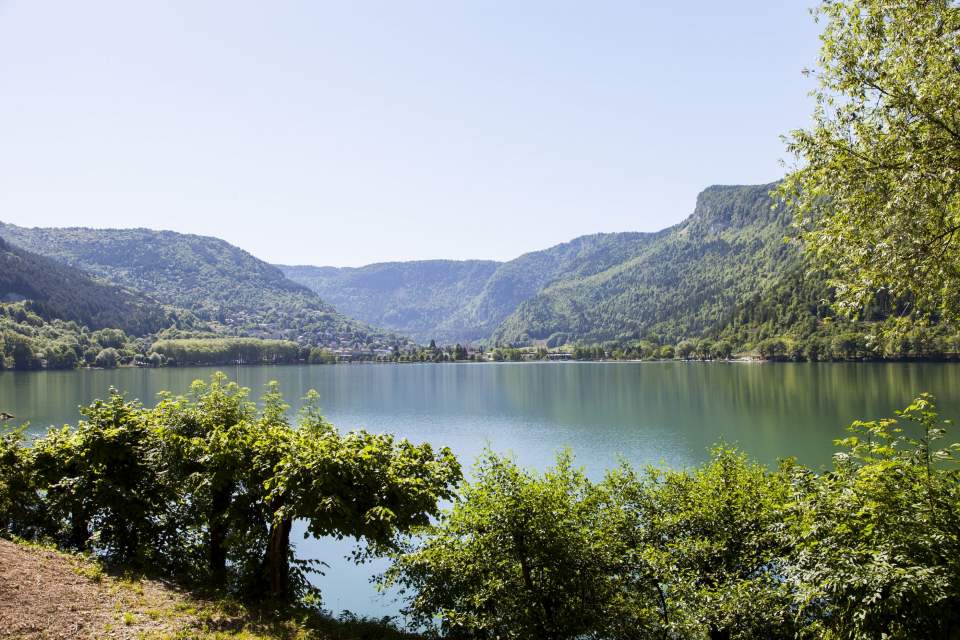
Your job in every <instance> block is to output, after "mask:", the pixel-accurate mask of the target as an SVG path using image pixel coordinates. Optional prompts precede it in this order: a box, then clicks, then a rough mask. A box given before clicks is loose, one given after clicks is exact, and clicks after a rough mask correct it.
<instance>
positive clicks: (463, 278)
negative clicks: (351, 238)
mask: <svg viewBox="0 0 960 640" xmlns="http://www.w3.org/2000/svg"><path fill="white" fill-rule="evenodd" d="M277 266H278V267H279V268H280V270H281V271H283V273H284V275H286V276H287V277H288V278H290V279H291V280H293V281H295V282H299V283H301V284H303V285H306V286H307V287H309V288H310V289H312V290H313V291H315V292H316V293H318V294H319V295H320V297H321V298H323V299H324V300H326V301H327V302H329V303H330V304H332V305H334V306H335V307H336V308H337V309H339V310H340V311H341V312H343V313H345V314H347V315H349V316H351V317H353V318H357V319H359V320H362V321H364V322H368V323H370V324H373V325H376V326H379V327H385V328H388V329H392V330H394V331H397V332H399V333H402V334H404V335H409V336H411V337H413V338H414V339H416V340H417V341H419V342H422V343H427V342H429V341H430V340H432V339H437V340H440V341H449V342H455V341H456V340H458V339H460V338H461V335H459V334H458V332H457V331H455V330H447V329H443V328H442V327H444V325H445V323H446V322H447V320H448V319H449V318H450V317H451V315H453V314H456V313H458V312H459V311H460V310H461V309H462V308H463V307H464V306H465V304H466V303H468V302H469V301H471V300H472V299H473V298H475V297H476V296H477V295H478V294H480V292H481V291H482V290H483V287H484V285H485V284H486V283H487V281H488V280H489V279H490V276H491V275H493V273H494V272H495V271H496V270H497V268H498V267H499V266H500V263H498V262H494V261H492V260H463V261H456V260H421V261H414V262H384V263H379V264H371V265H368V266H365V267H360V268H335V267H310V266H284V265H277Z"/></svg>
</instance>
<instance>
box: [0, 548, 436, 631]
mask: <svg viewBox="0 0 960 640" xmlns="http://www.w3.org/2000/svg"><path fill="white" fill-rule="evenodd" d="M0 637H3V638H14V639H17V640H27V639H34V638H37V639H39V638H43V639H45V640H66V639H68V638H69V639H87V638H89V639H91V640H92V639H94V638H97V639H100V638H109V639H115V640H134V639H136V640H167V639H169V640H181V639H182V640H186V639H191V640H193V639H197V640H222V639H224V640H225V639H228V638H236V639H240V640H294V639H296V640H307V639H315V640H373V639H384V640H413V639H414V638H416V637H417V636H413V635H410V634H406V633H403V632H401V631H398V630H397V629H395V628H393V627H392V626H390V625H389V624H387V623H385V622H380V621H365V620H347V619H340V620H337V619H333V618H329V617H324V616H321V615H318V614H317V613H315V612H311V611H305V610H302V609H286V610H278V611H271V610H262V609H252V608H249V607H247V606H245V605H243V604H241V603H238V602H235V601H229V600H210V599H206V598H203V597H200V596H197V595H194V594H191V593H189V592H186V591H183V590H181V589H179V588H177V587H176V586H175V585H172V584H170V583H167V582H164V581H160V580H153V579H150V578H148V577H145V576H141V575H135V574H131V573H125V572H124V571H122V570H120V569H117V570H114V569H108V568H106V567H104V566H103V565H101V564H99V563H97V562H95V561H93V560H91V559H89V558H87V557H85V556H82V555H79V554H70V553H64V552H61V551H57V550H55V549H52V548H49V547H44V546H38V545H33V544H26V543H18V542H10V541H7V540H0Z"/></svg>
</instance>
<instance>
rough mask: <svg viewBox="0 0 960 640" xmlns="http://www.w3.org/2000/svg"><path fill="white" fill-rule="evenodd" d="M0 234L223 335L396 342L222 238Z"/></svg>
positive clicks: (0, 228)
mask: <svg viewBox="0 0 960 640" xmlns="http://www.w3.org/2000/svg"><path fill="white" fill-rule="evenodd" d="M0 235H2V236H6V237H7V238H8V239H9V240H10V241H11V242H14V243H17V244H18V245H20V246H22V247H24V248H26V249H28V250H30V251H34V252H36V253H39V254H41V255H44V256H47V257H49V258H52V259H55V260H58V261H61V262H64V263H66V264H68V265H71V266H75V267H79V268H81V269H84V270H85V271H87V272H89V273H91V274H92V275H94V276H96V277H98V278H102V279H103V280H106V281H109V282H111V283H114V284H117V285H121V286H124V287H129V288H131V289H135V290H138V291H142V292H144V293H146V294H148V295H150V296H152V297H153V298H155V299H157V300H158V301H160V302H161V303H164V304H169V305H173V306H176V307H181V308H184V309H188V310H189V311H191V312H193V313H194V314H196V315H197V317H199V318H200V319H201V320H203V321H206V322H207V323H208V324H209V325H210V326H211V327H212V328H213V329H214V330H215V331H216V332H217V333H220V334H225V335H238V336H240V335H242V336H252V337H262V338H285V339H293V340H297V341H300V342H303V343H309V344H334V343H352V342H357V343H363V344H366V343H368V342H370V341H379V340H383V341H387V342H390V341H396V340H397V339H396V338H394V337H392V336H389V335H387V334H384V333H383V332H380V331H378V330H376V329H373V328H371V327H369V326H366V325H364V324H363V323H360V322H356V321H354V320H351V319H349V318H347V317H345V316H344V315H342V314H340V313H339V312H338V311H336V310H335V309H334V308H333V307H332V306H331V305H329V304H327V303H326V302H324V301H323V300H322V299H321V298H320V297H319V296H318V295H317V294H316V293H314V292H313V291H311V290H309V289H308V288H307V287H305V286H303V285H300V284H297V283H295V282H293V281H291V280H288V279H287V278H286V277H285V276H284V275H283V273H282V272H281V271H280V270H279V269H277V268H276V267H274V266H272V265H270V264H267V263H266V262H264V261H262V260H259V259H258V258H256V257H254V256H252V255H251V254H249V253H247V252H246V251H244V250H242V249H239V248H238V247H235V246H233V245H231V244H229V243H227V242H225V241H223V240H220V239H217V238H212V237H207V236H198V235H190V234H181V233H175V232H172V231H153V230H150V229H88V228H81V227H74V228H25V227H18V226H14V225H10V224H4V223H0Z"/></svg>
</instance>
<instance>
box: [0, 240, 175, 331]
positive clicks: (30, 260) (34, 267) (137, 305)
mask: <svg viewBox="0 0 960 640" xmlns="http://www.w3.org/2000/svg"><path fill="white" fill-rule="evenodd" d="M24 299H29V300H32V301H33V306H32V309H31V310H32V311H33V312H34V313H36V314H37V315H39V316H41V317H43V318H45V319H54V318H57V319H60V320H66V321H73V322H76V323H77V324H78V325H86V326H88V327H90V328H91V329H100V328H103V327H118V328H120V329H122V330H123V331H124V332H126V333H130V334H133V335H143V334H146V333H152V332H154V331H158V330H159V329H162V328H164V327H166V326H169V325H170V323H171V321H172V318H171V317H169V316H168V314H167V313H166V312H165V311H164V309H163V308H162V307H161V306H160V305H159V304H157V303H156V302H154V301H153V300H150V299H149V298H147V297H145V296H142V295H139V294H135V293H131V292H130V291H128V290H126V289H122V288H120V287H116V286H111V285H107V284H103V283H100V282H96V281H94V280H92V279H91V278H90V277H88V276H87V275H86V274H85V273H83V272H82V271H80V270H78V269H75V268H72V267H69V266H67V265H64V264H60V263H58V262H55V261H54V260H50V259H49V258H45V257H42V256H40V255H36V254H34V253H30V252H29V251H24V250H23V249H20V248H18V247H15V246H13V245H11V244H9V243H8V242H6V241H5V240H4V239H3V238H0V300H3V301H7V302H9V301H18V300H24Z"/></svg>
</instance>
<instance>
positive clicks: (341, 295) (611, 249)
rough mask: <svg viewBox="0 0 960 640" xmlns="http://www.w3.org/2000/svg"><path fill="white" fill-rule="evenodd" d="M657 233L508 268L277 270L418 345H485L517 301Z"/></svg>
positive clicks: (599, 237) (604, 236)
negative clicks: (467, 343) (455, 343)
mask: <svg viewBox="0 0 960 640" xmlns="http://www.w3.org/2000/svg"><path fill="white" fill-rule="evenodd" d="M656 237H657V234H648V233H600V234H595V235H590V236H582V237H580V238H576V239H575V240H572V241H570V242H566V243H563V244H560V245H556V246H554V247H550V248H549V249H544V250H542V251H533V252H530V253H526V254H524V255H522V256H520V257H519V258H516V259H514V260H511V261H509V262H504V263H498V262H493V261H482V260H464V261H456V260H426V261H417V262H389V263H380V264H373V265H369V266H366V267H359V268H336V267H308V266H297V267H289V266H282V265H281V266H280V269H281V270H282V271H283V272H284V273H285V274H286V275H287V277H288V278H290V279H291V280H295V281H297V282H300V283H302V284H304V285H306V286H308V287H310V288H311V289H313V290H314V291H316V292H317V293H318V294H320V295H321V296H322V297H323V298H325V299H326V300H329V301H330V302H331V303H333V304H335V305H336V306H337V308H338V309H341V310H342V311H344V312H345V313H348V314H350V315H351V316H354V317H356V318H359V319H360V320H363V321H365V322H370V323H374V324H377V325H379V326H383V327H387V328H389V329H393V330H395V331H400V332H402V333H405V334H408V335H412V336H413V337H415V338H417V339H418V340H419V341H421V342H427V341H429V340H431V339H436V340H438V341H440V342H450V343H452V342H470V341H475V340H481V339H485V338H487V337H489V336H490V334H491V332H493V331H494V330H495V329H496V328H497V326H498V325H499V324H500V323H501V322H503V320H505V319H506V318H507V317H508V316H509V315H510V314H511V313H512V312H513V311H514V310H516V308H517V307H518V306H519V305H520V304H521V303H522V302H524V301H526V300H528V299H530V298H531V297H533V296H534V295H536V294H537V293H538V292H540V291H541V290H542V289H543V288H544V287H545V286H546V285H548V284H550V283H551V282H553V281H555V280H557V279H558V278H561V277H573V276H588V275H591V274H594V273H597V272H598V271H602V270H604V269H607V268H609V267H610V266H612V265H616V264H619V263H620V262H622V261H624V260H626V259H628V258H629V257H630V256H632V255H634V254H636V253H637V252H638V251H639V250H640V248H641V247H642V246H644V245H645V244H647V243H649V242H651V241H652V240H653V239H655V238H656Z"/></svg>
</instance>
